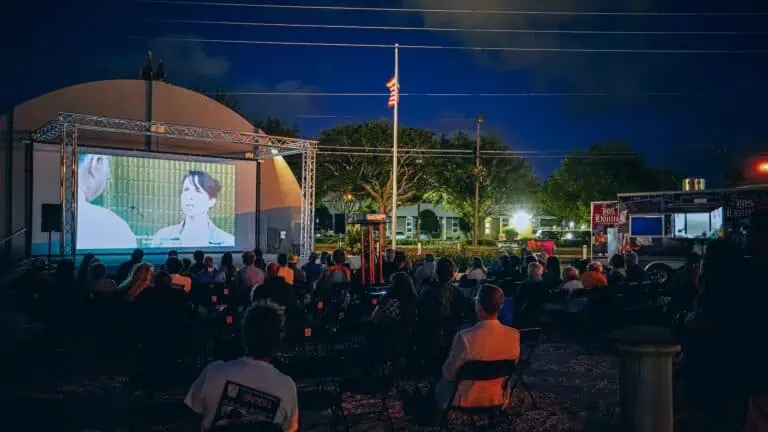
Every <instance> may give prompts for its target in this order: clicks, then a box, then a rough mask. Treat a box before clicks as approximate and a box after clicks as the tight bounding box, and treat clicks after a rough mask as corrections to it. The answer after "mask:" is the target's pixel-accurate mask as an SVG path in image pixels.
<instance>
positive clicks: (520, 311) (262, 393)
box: [19, 218, 768, 431]
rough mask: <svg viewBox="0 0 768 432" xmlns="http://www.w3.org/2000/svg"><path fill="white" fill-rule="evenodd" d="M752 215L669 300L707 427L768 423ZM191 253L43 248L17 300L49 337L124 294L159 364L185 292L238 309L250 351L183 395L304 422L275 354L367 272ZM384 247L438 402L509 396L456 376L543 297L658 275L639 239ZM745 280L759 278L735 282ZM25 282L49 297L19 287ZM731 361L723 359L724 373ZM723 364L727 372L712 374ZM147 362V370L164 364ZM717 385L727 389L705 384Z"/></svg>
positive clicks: (192, 403)
mask: <svg viewBox="0 0 768 432" xmlns="http://www.w3.org/2000/svg"><path fill="white" fill-rule="evenodd" d="M755 220H756V222H755V224H756V226H758V227H759V228H760V230H757V231H755V232H756V233H757V234H755V235H754V236H753V237H752V238H751V243H750V251H749V252H750V258H748V259H746V260H745V259H744V258H743V256H744V253H743V252H742V251H741V250H739V249H737V248H735V247H734V246H733V245H732V244H730V243H727V242H725V241H722V240H717V241H714V242H713V243H711V244H710V245H709V246H708V248H707V250H706V253H705V255H704V256H703V257H701V256H699V255H697V254H695V253H692V254H690V255H689V256H688V257H687V258H686V264H685V266H683V267H682V268H681V269H680V270H679V271H677V272H676V273H675V274H674V275H673V276H672V277H671V278H670V280H669V281H667V283H666V287H665V292H666V293H668V296H669V298H670V299H669V302H668V303H667V304H666V306H665V308H664V313H665V314H666V315H667V316H669V318H670V322H671V323H673V326H672V328H673V329H674V330H675V332H676V333H677V335H678V336H679V338H680V339H681V340H682V342H683V347H684V351H683V355H682V357H681V359H680V362H681V365H682V367H684V368H685V370H686V371H687V372H686V373H688V374H690V376H691V377H693V379H691V381H690V382H691V383H692V384H691V385H690V386H689V387H688V390H690V392H691V394H692V396H691V399H692V400H693V401H695V403H699V404H701V406H702V410H703V411H704V412H710V413H718V415H712V416H711V418H710V421H709V424H706V425H705V426H703V427H704V429H702V430H705V429H709V430H720V431H731V430H733V431H736V430H740V427H743V426H744V424H745V421H744V419H745V418H747V423H748V427H749V428H751V429H749V430H765V429H764V428H765V426H766V423H765V420H764V419H765V417H764V415H765V413H766V409H767V408H768V396H767V395H766V392H765V390H766V388H768V373H766V368H765V365H766V364H768V362H766V360H768V359H766V354H765V350H764V349H763V348H762V346H761V344H760V343H759V342H758V341H759V340H760V339H759V336H760V331H761V330H763V329H764V328H765V326H764V324H765V323H764V322H763V319H762V318H761V317H763V316H765V314H763V313H762V312H761V311H760V310H759V308H760V307H762V305H765V304H766V301H768V299H766V294H765V293H766V290H763V289H760V287H759V286H757V285H756V284H757V283H759V280H761V279H762V278H760V277H759V275H760V270H761V269H762V268H761V266H762V265H764V264H765V262H766V260H768V249H767V248H768V238H766V236H765V233H766V232H768V226H763V225H766V224H765V222H764V220H762V219H759V218H757V219H755ZM761 223H762V224H763V225H760V224H761ZM193 258H194V260H193V261H190V260H186V259H180V258H179V254H178V252H177V251H175V250H171V251H169V252H168V257H167V260H166V261H165V263H164V264H163V265H162V266H160V267H159V268H155V267H154V266H153V265H152V264H149V263H147V262H145V260H144V253H143V251H142V250H139V249H137V250H134V251H133V253H132V254H131V256H130V259H129V260H127V261H125V262H124V263H122V264H121V265H120V266H119V268H118V269H117V271H116V273H115V275H114V277H113V278H112V277H109V275H108V272H107V268H106V266H105V265H104V264H103V263H102V262H100V261H99V259H98V257H96V256H94V255H92V254H88V255H85V256H84V257H83V259H82V262H81V263H80V266H79V268H76V267H75V264H74V263H73V262H72V261H70V260H66V259H65V260H62V261H60V262H59V263H58V265H57V266H56V271H55V273H54V274H53V276H52V278H49V277H48V276H47V275H46V273H44V272H43V268H44V266H43V265H42V263H40V262H39V261H37V260H36V261H35V262H33V265H32V270H30V273H29V275H28V276H27V277H29V278H34V279H35V283H34V284H30V285H29V286H35V287H39V288H37V289H36V290H35V292H31V291H30V292H25V293H24V295H22V296H21V298H20V299H19V301H20V302H21V304H23V305H26V306H27V307H26V309H25V312H26V313H27V314H28V315H29V316H31V317H35V318H40V319H43V320H44V321H45V322H46V326H45V329H46V337H48V338H51V340H62V339H66V338H68V337H71V335H73V334H76V333H77V331H78V330H79V329H80V328H82V327H83V326H85V325H87V323H85V322H82V321H81V320H79V319H78V318H77V317H78V316H79V314H76V313H75V314H73V313H72V312H71V311H73V310H77V308H81V307H82V306H83V305H84V304H85V303H91V304H96V305H99V304H103V305H115V304H119V305H121V306H122V309H121V310H122V311H124V313H126V314H129V315H130V316H132V317H135V318H134V319H131V320H129V322H131V323H132V325H131V326H129V327H128V330H127V331H126V332H125V333H124V334H121V335H103V337H104V338H105V339H106V338H109V337H116V336H119V337H126V338H135V340H136V341H137V342H138V344H139V346H140V347H141V352H140V355H139V364H140V365H143V366H144V367H145V369H146V370H147V371H151V370H155V371H158V370H160V371H162V370H163V369H162V368H158V366H157V365H158V364H160V365H165V366H167V367H173V364H174V362H175V361H176V360H177V359H176V358H174V356H173V353H174V348H175V347H177V346H181V345H182V344H184V342H185V341H184V340H183V338H180V337H179V335H183V334H188V333H186V332H184V326H185V325H186V323H187V322H188V321H189V317H190V315H191V314H192V313H194V312H193V308H191V305H200V304H209V305H210V304H213V305H214V309H215V310H217V311H223V310H226V311H230V310H233V309H237V310H239V311H242V314H241V315H242V320H241V321H242V323H241V325H242V331H240V332H237V334H238V337H239V338H240V339H241V342H242V345H243V346H244V349H245V352H244V355H243V356H242V357H240V358H236V359H234V360H229V361H215V362H213V363H210V364H209V365H208V366H207V367H205V369H204V370H203V371H202V373H200V375H199V376H198V378H197V379H196V380H194V382H193V383H192V384H191V387H190V389H189V391H188V393H187V396H186V398H185V401H184V402H185V404H186V405H187V406H188V407H189V408H190V411H191V412H192V413H194V414H193V415H194V416H195V417H194V419H195V420H194V421H197V422H199V423H200V424H201V425H202V427H203V428H204V429H206V430H208V429H215V428H217V427H219V426H220V425H223V424H226V423H227V422H233V421H246V420H250V421H267V422H270V423H274V424H276V425H278V426H279V427H280V428H282V429H283V430H287V431H295V430H297V429H298V424H299V407H298V396H297V389H296V384H295V382H294V380H293V379H292V378H291V377H290V376H289V375H288V374H285V373H283V372H281V370H280V368H279V365H277V364H276V359H277V358H278V357H279V354H280V353H279V350H280V347H281V340H283V339H284V338H289V337H291V336H293V335H297V334H302V333H304V334H306V330H305V329H306V328H307V327H308V325H309V322H310V321H311V320H312V319H313V317H315V318H316V317H317V312H318V311H320V310H322V312H323V313H324V314H327V313H330V311H331V309H332V308H336V310H337V311H341V312H340V314H341V315H343V313H344V312H345V311H346V312H348V313H349V311H350V310H352V308H353V306H354V305H355V304H356V302H358V301H359V292H356V288H355V287H356V286H358V285H360V284H359V280H356V278H359V275H358V274H357V272H353V271H352V270H351V269H350V267H349V265H348V264H347V262H346V261H347V260H346V256H345V254H344V252H343V251H342V250H336V251H334V252H333V253H332V254H330V255H329V254H327V253H325V252H323V253H321V254H317V253H313V254H311V255H310V257H309V259H308V261H307V262H306V263H304V264H303V265H299V260H298V257H297V256H296V255H292V254H291V255H288V254H280V255H278V256H277V260H276V262H273V263H267V262H266V261H265V259H264V254H263V253H262V252H261V251H260V250H258V249H257V250H254V251H247V252H245V253H243V254H242V256H241V262H242V266H241V267H239V268H238V267H237V266H236V265H235V262H234V259H233V256H232V254H230V253H225V254H223V255H222V256H221V260H220V262H219V263H217V262H216V260H215V259H214V258H213V257H212V256H206V255H205V253H204V252H203V251H196V252H194V254H193ZM384 260H385V262H384V263H383V264H382V269H383V275H382V276H383V280H385V281H388V283H387V289H386V292H385V293H384V294H383V295H381V296H380V297H379V298H378V299H377V301H375V307H372V311H369V312H370V313H367V314H366V317H365V319H364V321H365V322H367V323H370V324H371V325H393V324H394V325H395V326H399V327H400V328H407V329H408V330H409V331H410V332H412V334H413V335H414V336H413V337H414V338H415V340H417V341H418V342H417V344H418V346H419V349H420V352H422V353H423V354H424V357H425V358H426V359H427V360H429V362H428V363H430V362H431V363H430V364H433V365H436V366H437V367H436V374H437V375H438V376H437V378H438V379H437V380H436V381H435V382H434V383H433V384H434V385H433V386H432V390H431V393H430V394H429V397H430V398H432V400H433V401H434V404H433V405H434V407H435V408H436V410H437V412H439V411H442V410H445V409H448V407H449V406H451V405H459V406H502V407H503V406H506V405H507V404H508V403H509V400H510V399H509V392H510V383H509V380H505V379H503V378H502V377H500V378H499V379H495V380H487V381H482V382H461V383H458V382H457V378H458V377H460V376H461V373H460V371H461V370H462V367H463V366H465V365H467V364H468V363H471V362H475V361H481V362H493V361H500V360H512V361H517V360H518V359H519V358H520V351H521V348H520V346H521V332H520V331H519V329H523V328H528V327H538V326H540V325H541V318H542V314H543V313H544V312H545V311H550V312H554V311H558V310H562V311H565V312H566V313H579V312H582V311H584V310H585V309H587V308H589V307H590V305H594V304H597V302H599V301H600V300H599V299H600V298H602V297H600V296H599V295H598V294H597V293H601V295H606V293H607V295H610V294H611V290H613V289H614V287H618V286H624V287H626V286H635V285H638V286H639V285H647V284H650V283H652V282H653V281H652V280H650V279H651V277H650V275H649V274H647V273H646V272H645V270H644V269H643V267H641V266H640V264H639V260H638V256H637V254H635V253H634V252H630V253H628V254H626V255H616V256H613V257H612V258H611V259H610V261H609V266H608V267H609V270H607V271H606V270H605V269H604V268H603V265H602V264H601V263H600V262H598V261H594V262H587V261H584V260H576V262H575V263H574V264H573V265H572V266H562V263H561V262H560V259H559V258H558V257H557V256H548V255H547V254H546V253H543V252H542V253H538V254H535V253H531V252H529V251H528V250H526V249H525V248H523V250H521V252H520V255H515V254H511V253H509V252H507V251H500V252H499V254H498V257H497V259H496V260H494V262H492V263H490V265H489V266H488V267H486V263H484V262H483V260H482V259H480V258H478V257H475V258H473V259H472V261H471V266H470V268H468V269H466V271H464V272H462V273H461V274H458V271H457V268H456V265H455V264H454V262H453V261H452V260H450V259H448V258H445V257H436V256H434V255H431V254H427V255H426V256H425V257H424V260H423V263H422V264H421V265H420V266H418V267H417V268H415V269H414V268H413V266H412V264H411V261H410V260H409V259H408V257H407V256H406V254H405V253H404V252H403V251H394V250H387V251H386V253H385V254H384ZM746 286H750V287H752V288H753V289H752V290H751V291H750V292H748V293H744V292H743V291H742V294H741V295H738V296H736V295H734V292H735V290H737V289H740V287H746ZM31 295H34V296H35V298H36V299H39V301H32V300H31V299H30V298H25V297H24V296H31ZM218 296H221V297H222V298H224V297H226V298H227V299H228V301H227V303H228V304H223V303H222V302H220V301H217V300H216V297H218ZM356 299H357V300H356ZM340 314H336V319H341V318H340ZM325 316H327V315H323V317H325ZM322 319H325V318H322ZM725 341H728V342H727V345H728V347H729V348H728V350H730V351H731V353H730V354H728V355H726V356H721V355H712V348H713V347H714V346H722V345H723V344H724V343H726V342H725ZM724 369H725V370H728V371H729V372H728V373H722V371H723V370H724ZM717 370H719V371H720V373H713V371H717ZM148 373H149V374H150V375H149V376H148V377H147V378H148V379H150V380H151V379H155V378H157V377H156V376H155V377H153V376H152V375H151V373H150V372H148ZM155 373H162V372H155ZM713 386H715V387H713ZM711 388H718V389H720V390H718V391H714V392H709V391H707V389H711ZM246 402H248V403H246Z"/></svg>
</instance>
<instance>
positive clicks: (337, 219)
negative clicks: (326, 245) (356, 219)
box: [333, 213, 347, 234]
mask: <svg viewBox="0 0 768 432" xmlns="http://www.w3.org/2000/svg"><path fill="white" fill-rule="evenodd" d="M333 233H334V234H346V233H347V218H346V216H345V215H343V214H338V213H337V214H335V215H333Z"/></svg>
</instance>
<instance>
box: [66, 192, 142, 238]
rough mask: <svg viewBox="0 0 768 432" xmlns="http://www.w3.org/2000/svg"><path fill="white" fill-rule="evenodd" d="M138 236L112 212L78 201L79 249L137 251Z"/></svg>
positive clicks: (81, 198)
mask: <svg viewBox="0 0 768 432" xmlns="http://www.w3.org/2000/svg"><path fill="white" fill-rule="evenodd" d="M135 248H136V235H134V234H133V231H131V227H130V226H128V223H127V222H125V221H124V220H123V219H122V218H121V217H120V216H118V215H116V214H115V213H114V212H113V211H112V210H108V209H105V208H104V207H99V206H96V205H93V204H91V203H90V202H88V200H87V199H85V195H83V194H82V192H81V193H80V199H78V200H77V249H78V250H85V249H135Z"/></svg>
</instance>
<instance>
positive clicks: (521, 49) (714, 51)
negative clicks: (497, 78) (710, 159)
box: [128, 36, 768, 54]
mask: <svg viewBox="0 0 768 432" xmlns="http://www.w3.org/2000/svg"><path fill="white" fill-rule="evenodd" d="M128 38H129V39H153V40H163V41H176V42H204V43H228V44H248V45H282V46H324V47H344V48H389V49H393V48H395V45H394V44H364V43H342V42H298V41H263V40H236V39H204V38H182V37H158V38H149V37H141V36H129V37H128ZM399 47H400V48H401V49H430V50H461V51H515V52H571V53H589V52H591V53H633V54H768V50H728V49H722V50H721V49H626V48H526V47H476V46H475V47H473V46H448V45H399Z"/></svg>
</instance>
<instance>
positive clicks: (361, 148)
mask: <svg viewBox="0 0 768 432" xmlns="http://www.w3.org/2000/svg"><path fill="white" fill-rule="evenodd" d="M317 148H318V149H324V148H325V149H335V150H373V151H381V148H380V147H355V146H333V145H319V146H317ZM397 151H398V152H399V151H404V152H427V153H429V152H437V153H442V152H446V153H473V152H474V151H473V150H461V149H428V148H410V149H409V148H405V149H401V148H398V149H397Z"/></svg>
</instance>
